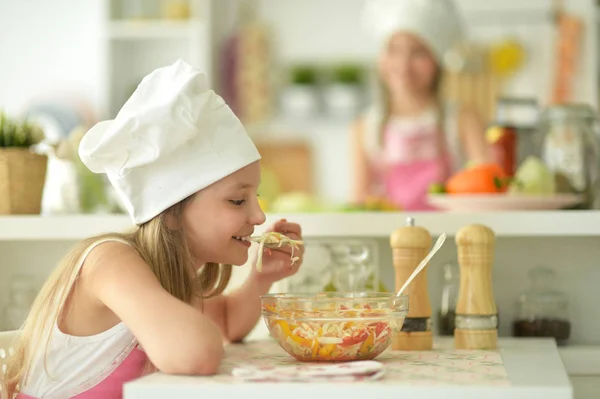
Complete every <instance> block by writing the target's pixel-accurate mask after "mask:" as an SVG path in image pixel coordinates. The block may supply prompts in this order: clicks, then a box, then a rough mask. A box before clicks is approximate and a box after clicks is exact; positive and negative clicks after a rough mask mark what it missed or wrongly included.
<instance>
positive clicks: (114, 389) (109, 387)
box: [16, 347, 147, 399]
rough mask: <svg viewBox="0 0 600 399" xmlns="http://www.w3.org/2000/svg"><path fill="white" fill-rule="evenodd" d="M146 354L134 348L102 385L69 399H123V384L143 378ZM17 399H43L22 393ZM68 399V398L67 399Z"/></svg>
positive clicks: (99, 384)
mask: <svg viewBox="0 0 600 399" xmlns="http://www.w3.org/2000/svg"><path fill="white" fill-rule="evenodd" d="M146 359H147V357H146V353H145V352H144V351H142V350H141V349H139V348H137V347H136V348H134V349H133V350H132V351H131V352H130V353H129V355H127V357H126V358H125V359H124V360H123V361H122V362H121V364H119V366H118V367H117V368H116V369H115V370H114V371H113V372H112V373H111V374H109V375H108V377H106V378H105V379H103V380H102V381H100V383H98V384H97V385H95V386H93V387H92V388H90V389H88V390H86V391H84V392H81V393H80V394H77V395H75V396H71V397H70V398H69V399H121V398H123V384H125V383H126V382H128V381H132V380H134V379H137V378H139V377H141V376H142V373H143V370H144V366H145V364H146ZM16 399H41V398H35V397H33V396H29V395H25V394H23V393H20V394H18V395H17V397H16ZM65 399H67V398H65Z"/></svg>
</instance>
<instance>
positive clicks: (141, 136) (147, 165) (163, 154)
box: [79, 60, 260, 225]
mask: <svg viewBox="0 0 600 399" xmlns="http://www.w3.org/2000/svg"><path fill="white" fill-rule="evenodd" d="M79 156H80V157H81V160H82V161H83V163H84V164H85V165H86V166H87V167H88V168H89V169H90V170H91V171H92V172H94V173H106V175H107V176H108V179H109V180H110V182H111V183H112V185H113V186H114V188H115V190H116V192H117V195H118V197H119V199H120V200H121V202H122V204H123V206H124V207H125V208H126V210H127V212H128V213H129V216H130V217H131V220H132V221H133V223H135V224H138V225H139V224H142V223H144V222H147V221H148V220H150V219H152V218H154V217H155V216H157V215H159V214H160V213H161V212H162V211H164V210H166V209H167V208H169V207H170V206H172V205H174V204H176V203H178V202H179V201H181V200H183V199H184V198H186V197H188V196H190V195H192V194H194V193H196V192H197V191H199V190H201V189H203V188H205V187H207V186H209V185H211V184H212V183H215V182H216V181H218V180H220V179H222V178H224V177H226V176H228V175H230V174H232V173H233V172H235V171H237V170H239V169H241V168H243V167H245V166H247V165H249V164H251V163H253V162H255V161H257V160H259V159H260V155H259V153H258V150H257V149H256V146H255V145H254V143H253V142H252V140H251V139H250V137H249V136H248V134H247V133H246V130H245V129H244V127H243V126H242V124H241V122H240V121H239V119H238V118H237V117H236V116H235V114H234V113H233V111H232V110H231V109H230V108H229V106H228V105H227V104H225V102H224V101H223V99H222V98H221V97H219V96H218V95H217V94H215V92H214V91H212V90H210V89H209V88H208V84H207V80H206V77H205V75H204V74H203V73H201V72H200V71H198V70H196V69H195V68H193V67H192V66H190V65H188V64H187V63H185V62H183V61H181V60H178V61H176V62H175V63H174V64H173V65H171V66H168V67H164V68H159V69H157V70H155V71H153V72H152V73H150V74H149V75H148V76H146V77H145V78H144V79H143V80H142V82H141V83H140V84H139V86H138V87H137V89H136V90H135V92H134V93H133V94H132V95H131V97H130V98H129V100H128V101H127V102H126V103H125V105H124V106H123V108H122V109H121V110H120V111H119V113H118V114H117V116H116V118H115V119H114V120H107V121H102V122H100V123H98V124H96V125H95V126H94V127H92V128H91V129H90V130H89V131H88V132H87V133H86V134H85V136H84V137H83V139H82V141H81V144H80V146H79Z"/></svg>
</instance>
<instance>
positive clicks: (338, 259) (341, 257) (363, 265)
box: [329, 243, 374, 292]
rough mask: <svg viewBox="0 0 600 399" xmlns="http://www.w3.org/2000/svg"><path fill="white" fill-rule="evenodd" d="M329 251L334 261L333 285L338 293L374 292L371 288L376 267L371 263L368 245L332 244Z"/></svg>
mask: <svg viewBox="0 0 600 399" xmlns="http://www.w3.org/2000/svg"><path fill="white" fill-rule="evenodd" d="M329 249H330V252H331V260H332V265H331V269H332V280H331V284H332V285H333V286H334V287H335V290H336V291H342V292H364V291H374V290H373V289H372V287H370V286H372V281H371V280H372V278H373V269H374V267H373V265H371V264H370V263H369V248H368V247H367V246H366V245H362V244H352V243H342V244H332V245H331V246H330V247H329Z"/></svg>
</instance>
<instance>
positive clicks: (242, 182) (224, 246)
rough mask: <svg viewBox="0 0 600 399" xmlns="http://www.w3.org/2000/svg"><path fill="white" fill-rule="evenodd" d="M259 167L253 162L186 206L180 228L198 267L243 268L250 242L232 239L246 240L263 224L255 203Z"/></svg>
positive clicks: (197, 196)
mask: <svg viewBox="0 0 600 399" xmlns="http://www.w3.org/2000/svg"><path fill="white" fill-rule="evenodd" d="M259 184H260V165H259V162H254V163H252V164H250V165H248V166H246V167H245V168H243V169H240V170H239V171H237V172H235V173H233V174H231V175H229V176H227V177H225V178H223V179H221V180H219V181H218V182H216V183H214V184H212V185H211V186H209V187H207V188H205V189H203V190H200V191H199V192H198V193H196V195H195V196H194V198H193V199H192V200H191V201H190V202H189V203H188V204H187V205H186V208H185V210H184V212H183V220H184V227H185V230H186V232H187V234H188V240H189V242H190V246H191V249H192V251H193V254H194V256H195V257H196V258H197V259H198V260H199V261H200V264H199V266H200V265H201V264H204V263H207V262H214V263H223V264H232V265H243V264H244V263H246V261H247V260H248V248H249V247H250V242H244V241H240V240H238V239H236V238H234V237H244V236H250V235H251V234H252V233H253V231H254V226H256V225H260V224H263V223H264V222H265V214H264V213H263V211H262V210H261V209H260V206H259V204H258V199H257V190H258V185H259Z"/></svg>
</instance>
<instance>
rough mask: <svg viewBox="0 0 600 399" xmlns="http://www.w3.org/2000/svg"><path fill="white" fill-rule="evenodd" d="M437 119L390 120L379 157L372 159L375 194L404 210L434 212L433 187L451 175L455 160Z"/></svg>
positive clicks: (384, 132) (431, 117) (430, 115)
mask: <svg viewBox="0 0 600 399" xmlns="http://www.w3.org/2000/svg"><path fill="white" fill-rule="evenodd" d="M443 137H444V134H443V133H442V132H440V131H439V128H438V124H437V123H436V119H435V115H432V114H430V113H426V114H425V115H424V116H423V117H421V118H417V119H412V120H408V121H407V120H394V119H392V120H390V121H389V122H388V123H387V125H386V126H385V128H384V131H383V140H382V144H383V145H382V146H381V150H380V152H379V156H378V157H376V158H373V159H372V163H373V165H372V175H371V178H372V182H373V185H374V189H373V190H374V191H375V192H378V193H379V194H380V195H384V196H385V197H386V198H388V199H389V200H390V201H392V202H393V203H395V204H396V205H398V206H400V207H402V209H404V210H414V211H425V210H432V209H434V208H433V207H431V206H430V205H429V204H428V202H427V194H428V191H429V187H430V186H431V184H433V183H436V182H443V181H445V180H446V179H447V178H448V177H449V176H450V174H451V170H452V162H451V157H450V155H449V154H448V151H447V150H446V146H445V145H441V143H440V140H442V138H443Z"/></svg>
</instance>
